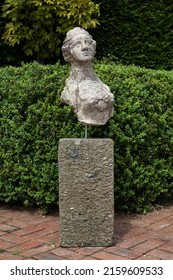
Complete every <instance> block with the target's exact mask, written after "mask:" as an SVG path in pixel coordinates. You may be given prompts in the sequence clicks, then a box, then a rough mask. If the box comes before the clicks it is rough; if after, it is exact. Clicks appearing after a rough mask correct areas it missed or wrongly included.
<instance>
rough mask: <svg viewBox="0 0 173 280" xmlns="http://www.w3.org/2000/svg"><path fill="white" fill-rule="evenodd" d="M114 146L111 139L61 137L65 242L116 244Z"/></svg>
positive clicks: (62, 233) (71, 244)
mask: <svg viewBox="0 0 173 280" xmlns="http://www.w3.org/2000/svg"><path fill="white" fill-rule="evenodd" d="M113 150H114V143H113V141H112V140H111V139H61V140H60V142H59V200H60V202H59V203H60V205H59V206H60V239H61V246H63V247H83V246H96V247H97V246H109V245H112V244H113V240H114V191H113V189H114V187H113V186H114V172H113V170H114V160H113V155H114V152H113Z"/></svg>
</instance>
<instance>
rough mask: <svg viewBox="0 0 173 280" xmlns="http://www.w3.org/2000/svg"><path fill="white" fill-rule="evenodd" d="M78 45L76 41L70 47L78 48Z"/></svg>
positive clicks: (78, 42)
mask: <svg viewBox="0 0 173 280" xmlns="http://www.w3.org/2000/svg"><path fill="white" fill-rule="evenodd" d="M80 45H81V42H80V41H76V42H74V43H73V44H72V45H71V46H72V48H73V47H79V46H80Z"/></svg>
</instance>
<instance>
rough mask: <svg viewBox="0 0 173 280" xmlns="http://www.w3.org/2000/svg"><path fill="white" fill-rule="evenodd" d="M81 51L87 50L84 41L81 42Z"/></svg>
mask: <svg viewBox="0 0 173 280" xmlns="http://www.w3.org/2000/svg"><path fill="white" fill-rule="evenodd" d="M82 50H88V44H86V42H85V41H83V42H82Z"/></svg>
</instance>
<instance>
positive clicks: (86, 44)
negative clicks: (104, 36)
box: [62, 27, 96, 63]
mask: <svg viewBox="0 0 173 280" xmlns="http://www.w3.org/2000/svg"><path fill="white" fill-rule="evenodd" d="M95 49H96V42H95V41H94V40H93V39H92V36H91V35H90V34H89V33H88V32H87V31H86V30H85V29H83V28H80V27H75V28H73V29H72V30H70V31H69V32H67V34H66V38H65V40H64V42H63V46H62V53H63V56H64V60H65V61H66V62H69V63H72V62H73V61H76V62H87V61H88V62H89V61H92V60H93V58H94V55H95Z"/></svg>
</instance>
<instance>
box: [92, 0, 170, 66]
mask: <svg viewBox="0 0 173 280" xmlns="http://www.w3.org/2000/svg"><path fill="white" fill-rule="evenodd" d="M95 2H96V3H101V4H100V12H101V15H100V17H99V22H100V25H98V27H97V28H96V29H93V30H91V33H92V34H93V37H94V39H95V40H96V42H97V57H98V58H99V59H102V57H108V55H111V59H114V60H115V61H116V60H118V61H121V62H122V63H123V64H126V65H127V64H135V65H138V66H141V67H147V68H152V69H165V70H171V69H173V40H172V29H173V19H172V15H173V1H172V0H164V1H163V0H157V1H156V0H149V1H148V0H142V1H141V0H101V1H100V0H95Z"/></svg>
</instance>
